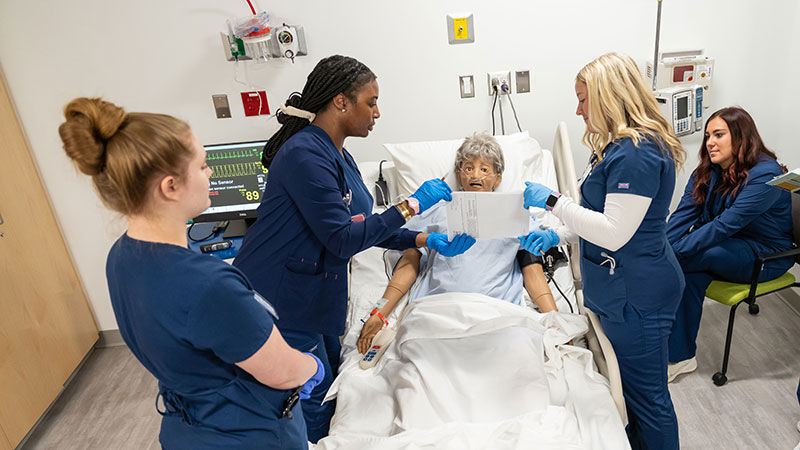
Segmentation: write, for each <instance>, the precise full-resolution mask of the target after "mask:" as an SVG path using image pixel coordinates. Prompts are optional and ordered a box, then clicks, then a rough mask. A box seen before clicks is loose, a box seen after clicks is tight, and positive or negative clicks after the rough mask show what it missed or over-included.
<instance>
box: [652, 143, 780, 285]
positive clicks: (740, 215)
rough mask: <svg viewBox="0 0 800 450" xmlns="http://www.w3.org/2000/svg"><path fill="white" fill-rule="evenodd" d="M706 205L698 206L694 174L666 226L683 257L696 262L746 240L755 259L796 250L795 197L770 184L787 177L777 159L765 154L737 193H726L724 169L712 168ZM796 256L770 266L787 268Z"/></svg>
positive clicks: (769, 262)
mask: <svg viewBox="0 0 800 450" xmlns="http://www.w3.org/2000/svg"><path fill="white" fill-rule="evenodd" d="M711 169H712V171H711V178H709V181H708V192H707V193H706V198H705V201H704V202H703V203H702V204H700V205H698V204H696V203H695V199H694V195H693V194H692V191H693V190H694V184H695V174H694V173H692V176H691V177H690V178H689V182H688V183H687V184H686V189H685V190H684V193H683V197H682V198H681V201H680V203H679V204H678V207H677V208H676V209H675V212H674V213H672V216H670V218H669V224H668V225H667V237H668V238H669V241H670V242H671V243H672V248H673V249H674V250H675V254H676V255H677V256H678V259H679V260H681V259H686V258H691V257H693V256H695V255H697V254H699V253H701V252H703V251H704V250H706V249H708V248H711V247H713V246H715V245H718V244H719V243H720V242H722V241H723V240H725V239H728V238H736V239H742V240H744V241H745V242H747V243H748V244H749V245H750V247H751V248H752V249H753V252H754V253H755V254H756V255H764V254H768V253H777V252H782V251H785V250H789V249H790V248H791V247H792V199H791V195H792V194H791V193H789V192H788V191H785V190H783V189H780V188H777V187H774V186H770V185H768V184H766V183H767V181H769V180H771V179H772V178H774V177H776V176H778V175H781V174H783V169H782V168H781V166H780V164H778V162H777V161H775V160H774V159H772V158H770V157H769V156H766V155H762V156H761V158H759V161H758V163H756V165H755V166H753V167H752V168H751V169H750V171H749V177H748V179H747V180H746V181H745V182H744V183H743V185H742V186H741V187H740V188H739V190H738V191H737V192H736V193H735V194H724V193H722V192H719V191H718V190H717V189H715V187H716V186H717V185H718V184H719V180H720V177H721V170H722V169H721V168H720V166H718V165H717V164H712V165H711ZM792 264H794V260H793V258H792V257H788V258H783V259H779V260H772V261H767V262H766V263H765V264H764V265H765V267H770V268H784V267H785V269H786V270H788V269H789V267H791V266H792Z"/></svg>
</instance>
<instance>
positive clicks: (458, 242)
mask: <svg viewBox="0 0 800 450" xmlns="http://www.w3.org/2000/svg"><path fill="white" fill-rule="evenodd" d="M277 115H278V122H280V123H281V124H282V127H281V128H280V129H279V130H278V131H277V132H276V133H275V134H274V135H273V136H272V137H271V138H270V139H269V142H268V143H267V145H266V146H265V148H264V156H263V159H262V162H263V163H264V166H265V167H269V178H268V179H267V186H266V190H265V192H264V198H263V200H262V201H261V205H259V207H258V220H256V222H255V223H254V224H253V226H252V227H250V229H249V230H248V231H247V234H246V235H245V237H244V241H243V243H242V248H241V249H240V250H239V254H238V256H237V257H236V260H234V262H233V264H234V266H236V267H237V268H239V269H240V270H241V271H242V272H244V273H245V274H246V275H247V277H248V278H249V279H250V281H251V282H252V283H253V286H254V288H255V290H256V291H258V292H259V293H260V294H262V295H263V296H264V297H266V298H267V299H268V300H269V301H270V302H272V304H273V305H274V306H275V309H276V310H277V312H278V320H277V322H278V323H279V327H280V330H281V333H282V334H283V336H284V338H286V342H287V343H288V344H289V345H291V346H292V347H294V348H296V349H298V350H299V349H303V350H302V351H304V352H309V353H312V354H314V355H316V356H317V357H318V358H319V359H320V360H321V361H322V363H323V364H324V366H325V379H324V380H323V381H322V383H320V384H319V385H318V386H317V387H316V388H314V390H313V391H312V393H311V398H310V399H308V400H306V401H303V402H302V408H303V415H304V417H305V420H306V425H307V430H308V439H309V440H310V441H311V442H314V443H316V442H317V441H318V440H319V439H320V438H323V437H325V436H326V435H327V434H328V428H329V425H330V419H331V416H333V411H334V402H328V403H325V404H322V400H323V398H324V397H325V393H326V392H327V390H328V388H329V387H330V385H331V382H332V381H333V377H335V375H336V372H337V370H338V367H339V353H340V351H341V344H340V342H339V336H340V335H341V334H342V333H343V332H344V326H345V316H346V313H347V263H348V261H349V260H350V257H351V256H353V255H355V254H356V253H358V252H360V251H362V250H365V249H367V248H369V247H372V246H374V245H378V246H381V247H386V248H392V249H397V250H405V249H408V248H411V247H422V246H427V247H428V248H431V249H434V250H437V251H439V252H440V253H447V254H451V255H457V254H460V253H463V252H464V251H466V250H467V249H468V248H469V247H470V245H472V243H474V242H475V240H474V239H472V238H471V237H469V236H466V235H460V236H456V237H454V238H453V240H452V241H448V240H447V239H444V240H433V239H430V240H429V239H428V235H427V234H424V233H417V232H413V231H411V230H406V229H401V228H400V227H401V226H402V225H403V224H405V223H406V221H407V220H408V219H410V218H411V217H412V216H414V215H415V214H419V213H422V212H424V211H426V210H427V209H428V208H430V207H431V206H433V205H435V204H436V203H438V202H439V201H440V200H451V196H450V187H448V186H447V184H446V183H445V182H444V181H442V180H439V179H434V180H429V181H426V182H425V183H423V184H422V186H420V187H419V189H417V191H416V192H415V193H413V194H411V196H410V197H409V198H408V199H406V200H403V201H401V202H400V203H398V204H396V205H395V206H394V207H392V208H388V209H387V210H386V211H384V212H382V213H381V214H372V205H373V199H372V196H371V195H370V193H369V189H367V187H366V186H365V185H364V182H363V181H362V179H361V173H360V172H359V170H358V166H357V165H356V162H355V161H354V160H353V157H352V156H350V153H348V152H347V150H345V148H344V141H345V139H346V138H348V137H350V136H358V137H366V136H367V135H368V134H369V132H370V131H372V127H373V126H374V125H375V120H376V119H378V118H379V117H380V112H379V110H378V83H377V81H376V77H375V74H374V73H372V71H371V70H369V68H367V66H365V65H364V64H362V63H360V62H359V61H357V60H355V59H353V58H349V57H346V56H339V55H334V56H330V57H327V58H324V59H322V60H321V61H320V62H319V63H318V64H317V65H316V67H314V70H312V71H311V74H309V76H308V79H307V80H306V84H305V87H304V88H303V92H302V94H298V93H294V94H292V95H291V96H290V97H289V99H288V100H287V101H286V104H285V105H283V106H281V108H280V110H279V111H278V114H277ZM443 250H444V251H443Z"/></svg>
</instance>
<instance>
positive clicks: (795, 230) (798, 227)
mask: <svg viewBox="0 0 800 450" xmlns="http://www.w3.org/2000/svg"><path fill="white" fill-rule="evenodd" d="M792 238H793V241H794V245H795V246H797V247H800V192H799V193H796V194H794V193H793V194H792ZM795 261H796V262H798V263H800V255H798V256H796V257H795Z"/></svg>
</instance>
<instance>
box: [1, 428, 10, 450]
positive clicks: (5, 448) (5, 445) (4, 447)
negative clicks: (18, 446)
mask: <svg viewBox="0 0 800 450" xmlns="http://www.w3.org/2000/svg"><path fill="white" fill-rule="evenodd" d="M0 450H11V443H10V442H8V439H6V434H5V433H4V432H3V427H2V426H0Z"/></svg>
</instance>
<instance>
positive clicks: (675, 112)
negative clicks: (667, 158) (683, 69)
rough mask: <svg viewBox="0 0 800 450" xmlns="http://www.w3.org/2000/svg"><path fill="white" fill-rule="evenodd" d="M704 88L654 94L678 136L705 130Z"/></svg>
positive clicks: (684, 88)
mask: <svg viewBox="0 0 800 450" xmlns="http://www.w3.org/2000/svg"><path fill="white" fill-rule="evenodd" d="M703 91H704V89H703V86H700V85H692V86H685V87H681V86H679V87H672V88H667V89H659V90H657V91H656V92H655V93H654V94H655V97H656V101H657V102H658V106H659V107H660V108H661V113H662V114H663V115H664V117H666V118H667V120H668V121H669V122H670V124H672V128H673V130H675V135H676V136H685V135H688V134H692V133H694V132H695V131H700V130H702V129H703Z"/></svg>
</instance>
